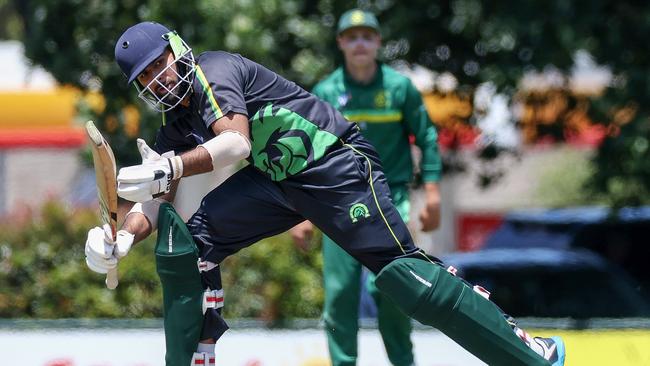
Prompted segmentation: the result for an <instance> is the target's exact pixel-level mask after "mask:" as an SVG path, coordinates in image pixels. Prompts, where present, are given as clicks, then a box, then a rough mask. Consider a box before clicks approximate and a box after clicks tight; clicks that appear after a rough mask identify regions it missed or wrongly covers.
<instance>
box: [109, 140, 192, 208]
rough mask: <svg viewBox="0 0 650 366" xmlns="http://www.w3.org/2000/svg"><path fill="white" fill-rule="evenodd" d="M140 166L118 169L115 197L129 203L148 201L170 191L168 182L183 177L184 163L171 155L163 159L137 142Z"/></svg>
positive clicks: (166, 154) (167, 153) (168, 153)
mask: <svg viewBox="0 0 650 366" xmlns="http://www.w3.org/2000/svg"><path fill="white" fill-rule="evenodd" d="M137 142H138V150H139V151H140V155H141V156H142V164H140V165H134V166H129V167H126V168H122V169H120V173H119V174H118V175H117V194H118V195H119V196H120V197H122V198H124V199H126V200H129V201H133V202H147V201H151V200H152V199H154V198H155V197H158V196H160V195H163V194H165V193H167V192H169V189H170V185H171V181H172V180H174V179H178V178H180V177H181V176H182V175H183V161H182V160H181V157H180V156H174V152H172V151H170V152H166V153H164V154H163V155H162V156H161V155H160V154H158V153H157V152H155V151H153V150H152V149H151V148H150V147H149V146H148V145H147V143H146V142H145V141H144V140H142V139H138V140H137Z"/></svg>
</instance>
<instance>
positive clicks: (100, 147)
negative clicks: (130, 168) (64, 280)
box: [86, 121, 118, 289]
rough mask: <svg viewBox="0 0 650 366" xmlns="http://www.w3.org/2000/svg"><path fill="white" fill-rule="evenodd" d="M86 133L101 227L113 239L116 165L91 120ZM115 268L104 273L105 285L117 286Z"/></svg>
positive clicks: (115, 207) (115, 205)
mask: <svg viewBox="0 0 650 366" xmlns="http://www.w3.org/2000/svg"><path fill="white" fill-rule="evenodd" d="M86 133H87V134H88V137H89V138H90V141H91V144H90V147H91V151H92V154H93V165H94V167H95V178H96V181H97V198H98V200H99V212H100V216H101V219H102V227H103V229H104V232H105V233H106V237H107V238H109V239H111V240H112V241H115V239H116V238H117V177H116V176H117V166H116V164H115V156H114V155H113V151H112V150H111V147H110V145H108V143H107V142H106V140H105V139H104V137H103V136H102V134H101V133H100V132H99V130H98V129H97V127H96V126H95V124H94V123H93V121H88V122H86ZM117 284H118V280H117V270H113V271H109V272H108V273H107V274H106V286H107V287H108V288H109V289H115V288H116V287H117Z"/></svg>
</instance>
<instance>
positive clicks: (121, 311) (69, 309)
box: [0, 201, 323, 326]
mask: <svg viewBox="0 0 650 366" xmlns="http://www.w3.org/2000/svg"><path fill="white" fill-rule="evenodd" d="M95 225H97V212H96V211H95V210H92V209H71V208H70V207H66V206H64V205H62V204H61V203H60V202H56V201H51V202H48V203H46V204H45V205H44V206H43V209H42V210H41V212H40V213H38V214H35V213H24V214H23V215H20V217H16V218H14V219H13V220H12V221H10V222H3V223H2V225H0V289H2V291H0V318H16V317H21V318H42V319H49V318H81V317H84V318H147V317H158V318H160V317H162V293H161V288H160V284H159V280H158V276H157V274H156V269H155V261H154V260H152V254H153V248H154V244H155V243H154V237H150V238H148V239H147V240H145V241H144V242H142V243H139V244H138V245H137V246H136V247H134V248H133V249H132V250H131V252H130V253H129V255H128V256H127V257H125V258H124V259H123V260H122V261H120V285H119V286H118V287H117V289H116V290H115V291H107V290H106V287H105V285H104V276H102V275H99V274H96V273H94V272H92V271H90V270H88V268H87V267H86V264H85V261H84V253H83V251H84V247H83V245H80V243H84V242H85V240H86V234H87V231H88V228H90V227H93V226H95ZM313 242H314V243H319V242H320V241H319V240H317V239H316V238H315V239H314V241H313ZM320 253H321V251H320V248H319V247H317V244H315V247H314V248H313V250H310V251H298V250H296V248H295V247H294V246H293V243H292V241H291V240H290V238H289V237H288V236H287V235H280V236H276V237H272V238H268V239H265V240H263V241H261V242H260V243H258V244H256V245H255V246H253V247H250V248H247V249H244V250H243V251H241V252H240V253H238V254H237V255H235V256H232V257H231V258H228V259H227V260H226V261H225V262H224V263H222V268H223V271H222V274H223V285H224V290H225V299H226V303H227V304H228V305H227V306H226V307H225V314H224V315H225V316H226V317H227V318H229V319H232V318H243V317H249V318H259V319H262V320H264V321H265V322H266V323H267V324H268V325H269V326H275V325H281V324H282V323H283V322H284V321H287V320H289V319H291V318H296V317H297V318H317V317H318V316H319V314H320V309H321V307H322V303H323V291H322V286H321V285H320V284H321V282H322V277H321V268H322V256H321V254H320Z"/></svg>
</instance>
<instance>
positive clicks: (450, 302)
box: [375, 258, 466, 327]
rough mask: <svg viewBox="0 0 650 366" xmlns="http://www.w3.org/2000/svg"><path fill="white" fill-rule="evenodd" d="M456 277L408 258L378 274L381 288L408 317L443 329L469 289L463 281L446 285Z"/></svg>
mask: <svg viewBox="0 0 650 366" xmlns="http://www.w3.org/2000/svg"><path fill="white" fill-rule="evenodd" d="M446 276H448V277H452V275H451V274H449V273H447V271H445V269H444V268H442V267H441V266H440V265H437V264H433V263H430V262H427V261H424V260H421V259H412V258H404V259H398V260H395V261H393V262H392V263H390V264H389V265H388V266H386V267H385V268H384V269H382V271H381V272H379V275H377V278H376V280H375V285H376V286H377V288H378V289H379V290H380V291H381V292H382V293H384V294H385V295H386V296H387V297H388V298H390V299H391V300H392V301H393V302H394V303H396V304H397V305H398V306H399V307H400V308H401V309H402V311H404V313H406V315H408V316H410V317H412V318H413V319H415V320H417V321H419V322H420V323H422V324H425V325H431V326H434V327H440V326H442V325H444V324H445V323H446V321H447V319H448V318H449V316H450V315H451V314H452V312H453V309H454V306H455V305H456V301H457V300H458V298H459V297H460V296H461V294H462V292H463V290H464V288H465V287H466V286H465V285H464V284H463V283H462V281H460V280H458V281H457V284H454V285H452V286H448V285H446V286H445V285H442V286H439V282H447V281H448V279H446V278H444V277H446Z"/></svg>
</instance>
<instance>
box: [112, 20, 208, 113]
mask: <svg viewBox="0 0 650 366" xmlns="http://www.w3.org/2000/svg"><path fill="white" fill-rule="evenodd" d="M167 48H169V49H170V50H171V51H172V52H173V54H174V62H172V63H170V64H169V65H167V67H166V68H165V69H164V70H162V71H161V72H159V74H158V75H156V77H154V78H153V80H151V82H150V83H149V84H148V85H140V83H139V82H138V81H137V80H136V79H137V77H138V75H140V73H142V71H143V70H144V69H145V68H146V67H147V66H148V65H149V64H151V63H152V62H153V61H154V60H156V59H157V58H158V57H159V56H160V55H162V54H163V52H165V50H166V49H167ZM115 60H116V61H117V64H118V65H119V67H120V69H121V70H122V72H123V73H124V75H125V76H126V78H127V79H128V83H133V84H134V85H135V87H136V89H137V90H138V96H139V97H140V98H142V99H144V100H145V101H146V102H147V103H149V104H150V105H152V106H153V107H154V109H156V110H158V111H160V112H165V111H168V110H170V109H172V108H174V107H175V106H177V105H178V104H179V103H180V102H181V101H182V100H183V99H184V98H185V96H187V94H188V93H189V92H190V90H191V85H192V82H193V81H194V71H195V62H194V55H193V54H192V50H191V49H190V48H189V47H188V46H187V44H186V43H185V41H183V39H182V38H181V37H180V36H179V35H178V34H176V32H175V31H171V30H169V29H168V28H167V27H165V26H164V25H162V24H158V23H155V22H142V23H138V24H136V25H134V26H132V27H130V28H128V29H127V30H126V31H125V32H124V33H123V34H122V35H121V36H120V38H119V39H118V41H117V43H116V44H115ZM174 64H175V66H173V65H174ZM168 70H173V71H174V72H175V73H176V78H177V79H178V80H177V82H176V83H174V84H173V86H171V87H170V86H168V85H165V84H163V83H161V82H160V81H159V80H158V76H159V75H162V74H163V73H165V72H168ZM161 87H162V88H163V89H164V90H165V91H166V92H165V93H164V94H162V95H160V94H157V93H155V92H153V91H152V90H157V89H160V88H161Z"/></svg>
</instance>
